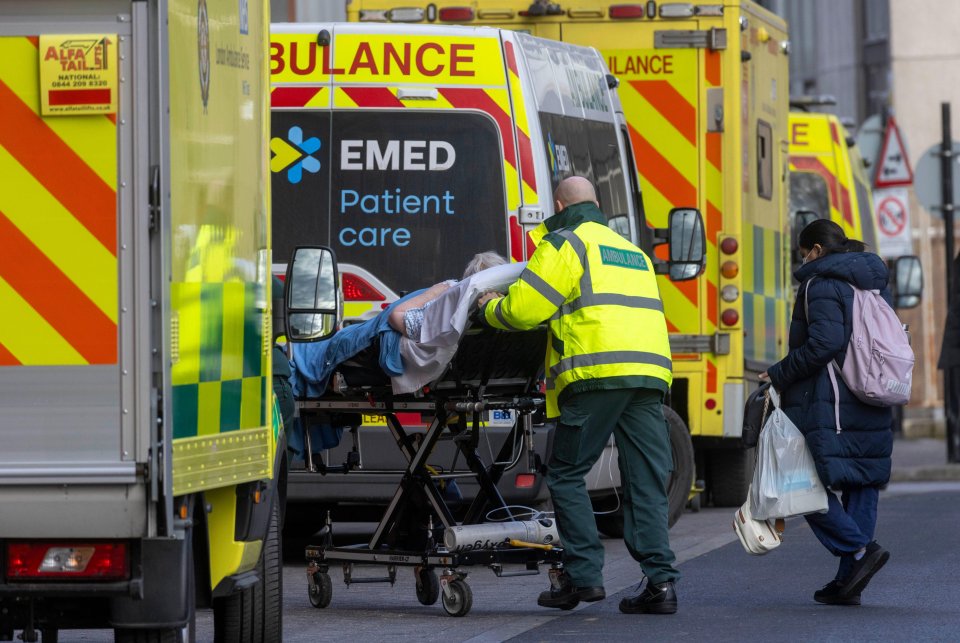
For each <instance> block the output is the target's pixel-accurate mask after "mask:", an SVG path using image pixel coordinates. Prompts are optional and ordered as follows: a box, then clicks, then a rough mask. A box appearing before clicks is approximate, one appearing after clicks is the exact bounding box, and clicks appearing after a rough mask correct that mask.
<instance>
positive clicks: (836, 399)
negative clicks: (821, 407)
mask: <svg viewBox="0 0 960 643" xmlns="http://www.w3.org/2000/svg"><path fill="white" fill-rule="evenodd" d="M814 279H816V277H810V279H808V280H807V283H806V288H804V290H803V313H804V317H806V319H807V327H808V328H809V326H810V296H809V293H810V284H812V283H813V280H814ZM836 369H837V365H836V362H835V361H834V360H830V363H829V364H827V373H828V374H829V375H830V385H831V386H832V387H833V417H834V419H835V420H836V422H837V433H840V385H839V384H837V375H836V373H835V372H834V371H836Z"/></svg>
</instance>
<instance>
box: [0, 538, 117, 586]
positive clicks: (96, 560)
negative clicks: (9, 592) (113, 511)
mask: <svg viewBox="0 0 960 643" xmlns="http://www.w3.org/2000/svg"><path fill="white" fill-rule="evenodd" d="M6 576H7V580H10V581H16V580H43V579H72V578H83V579H88V580H125V579H127V578H129V577H130V564H129V561H128V559H127V544H126V543H122V542H119V543H118V542H109V543H104V542H83V543H72V542H71V543H64V542H29V543H16V542H13V543H8V544H7V572H6Z"/></svg>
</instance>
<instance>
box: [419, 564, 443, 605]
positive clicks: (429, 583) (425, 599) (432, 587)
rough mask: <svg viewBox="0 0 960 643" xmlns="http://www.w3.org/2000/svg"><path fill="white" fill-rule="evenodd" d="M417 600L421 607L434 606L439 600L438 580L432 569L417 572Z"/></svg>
mask: <svg viewBox="0 0 960 643" xmlns="http://www.w3.org/2000/svg"><path fill="white" fill-rule="evenodd" d="M416 580H417V600H418V601H420V604H421V605H435V604H436V602H437V599H438V598H440V580H439V579H438V578H437V572H435V571H433V570H432V569H426V568H424V569H421V570H420V571H418V572H417V579H416Z"/></svg>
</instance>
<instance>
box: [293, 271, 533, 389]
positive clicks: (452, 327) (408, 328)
mask: <svg viewBox="0 0 960 643" xmlns="http://www.w3.org/2000/svg"><path fill="white" fill-rule="evenodd" d="M525 265H526V264H525V263H506V260H505V259H503V258H502V257H500V256H499V255H496V254H495V253H492V252H485V253H481V254H478V255H476V256H474V258H473V259H472V260H471V261H470V263H469V264H468V265H467V270H466V271H465V273H464V278H463V279H462V280H460V281H452V282H443V283H441V284H437V285H435V286H433V287H431V288H429V289H426V290H421V291H418V292H414V293H411V294H410V295H407V296H406V297H403V298H401V299H399V300H397V301H395V302H393V303H392V304H391V305H390V306H389V307H387V308H386V309H385V310H384V311H382V312H381V313H380V314H379V315H377V316H376V317H374V318H372V319H369V320H366V321H364V322H361V323H359V324H353V325H350V326H347V327H345V328H343V329H342V330H340V331H338V332H337V333H336V334H335V335H333V337H331V338H330V339H327V340H324V341H320V342H313V343H296V344H293V347H292V349H293V359H292V361H291V370H292V373H293V374H292V375H291V381H292V384H293V390H294V394H295V395H296V396H297V397H301V398H303V397H308V398H316V397H322V396H323V395H324V394H326V393H327V392H328V390H327V389H328V384H329V382H330V378H331V376H332V375H333V373H334V371H336V370H337V368H338V367H339V366H340V365H341V364H343V363H344V362H346V361H347V360H350V359H351V358H353V357H354V356H356V355H357V354H359V353H361V352H362V351H364V350H366V349H368V348H370V347H373V346H375V345H376V344H377V343H379V367H380V370H381V371H382V373H383V374H385V375H386V376H387V377H389V378H390V383H391V386H392V388H393V392H394V393H396V394H402V393H411V392H413V391H416V390H418V389H420V388H421V387H422V386H424V385H426V384H428V383H429V382H430V381H432V380H433V379H435V378H436V377H438V376H440V375H441V374H442V372H443V368H444V367H445V366H446V365H447V364H448V363H449V361H450V359H451V358H452V357H453V354H454V353H455V352H456V346H457V342H458V340H459V338H460V336H461V335H462V333H463V331H464V330H465V328H466V326H467V322H468V319H469V314H470V312H471V310H472V309H471V304H473V303H474V302H475V301H476V300H477V298H478V297H479V296H481V295H482V294H484V293H487V292H491V291H505V290H506V288H507V287H508V286H509V285H510V284H511V283H513V282H514V281H516V279H517V278H518V277H519V275H520V273H521V272H522V271H523V268H524V267H525Z"/></svg>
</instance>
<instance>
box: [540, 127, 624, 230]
mask: <svg viewBox="0 0 960 643" xmlns="http://www.w3.org/2000/svg"><path fill="white" fill-rule="evenodd" d="M540 126H541V128H542V130H543V137H544V140H543V143H544V145H545V147H546V154H547V159H549V162H550V173H551V177H550V178H551V184H552V185H551V189H554V188H556V187H557V184H559V183H560V181H562V180H563V179H565V178H567V177H568V176H583V177H586V178H588V179H590V180H591V181H592V182H593V184H594V185H595V186H596V188H597V201H599V202H600V209H601V210H602V211H603V213H604V214H605V215H606V216H607V220H608V221H610V222H612V223H611V226H610V227H611V228H613V229H614V230H616V231H617V232H618V233H620V234H622V235H624V237H626V238H628V239H629V222H628V221H626V217H627V216H628V215H629V214H630V205H629V199H630V194H629V192H628V188H627V181H628V180H630V179H628V178H627V177H626V176H624V163H623V158H622V156H621V154H620V145H619V141H618V140H617V127H616V126H615V125H614V124H613V123H607V122H602V121H595V120H590V119H586V118H576V117H573V116H563V115H561V114H554V113H550V112H540Z"/></svg>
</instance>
